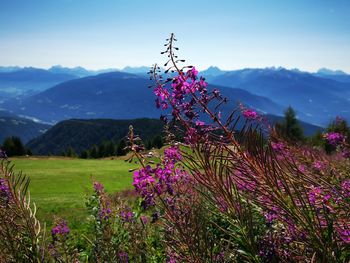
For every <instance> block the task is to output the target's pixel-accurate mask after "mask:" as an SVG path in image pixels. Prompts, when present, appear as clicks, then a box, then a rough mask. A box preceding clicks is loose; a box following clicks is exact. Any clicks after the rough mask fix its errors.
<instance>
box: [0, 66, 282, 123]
mask: <svg viewBox="0 0 350 263" xmlns="http://www.w3.org/2000/svg"><path fill="white" fill-rule="evenodd" d="M150 84H154V83H153V82H151V81H150V80H148V79H146V78H143V77H140V76H137V75H133V74H129V73H122V72H112V73H104V74H100V75H96V76H90V77H85V78H80V79H75V80H71V81H67V82H64V83H61V84H58V85H56V86H54V87H52V88H50V89H48V90H46V91H43V92H41V93H39V94H37V95H34V96H31V97H29V98H26V99H23V100H17V101H12V102H11V103H7V104H6V103H5V104H4V105H3V107H4V108H6V107H7V108H8V109H10V110H13V111H14V112H16V113H18V114H20V115H26V116H31V117H35V118H38V119H40V120H43V121H46V122H58V121H61V120H65V119H71V118H83V119H91V118H112V119H134V118H143V117H147V118H158V117H159V116H160V114H161V113H162V112H161V111H160V110H158V109H156V107H155V105H154V100H155V95H154V94H153V91H152V90H151V89H148V88H147V87H148V86H149V85H150ZM219 89H220V90H221V92H222V94H223V95H224V96H225V97H227V98H228V99H229V100H230V102H231V104H229V106H226V108H225V109H224V110H223V113H225V111H226V112H228V111H230V109H231V108H233V107H235V106H236V102H237V101H241V102H242V103H244V104H246V105H247V106H249V107H253V108H256V109H258V110H260V111H262V112H268V113H272V114H282V113H283V110H284V107H282V106H280V105H278V104H277V103H274V102H273V101H271V100H269V99H267V98H264V97H262V96H256V95H253V94H251V93H249V92H247V91H244V90H241V89H232V88H227V87H219Z"/></svg>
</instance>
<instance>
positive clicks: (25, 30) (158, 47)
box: [0, 0, 350, 72]
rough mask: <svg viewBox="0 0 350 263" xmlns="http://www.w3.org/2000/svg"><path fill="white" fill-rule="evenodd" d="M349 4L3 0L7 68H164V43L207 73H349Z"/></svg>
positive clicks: (0, 23) (1, 34) (2, 47)
mask: <svg viewBox="0 0 350 263" xmlns="http://www.w3.org/2000/svg"><path fill="white" fill-rule="evenodd" d="M349 14H350V1H347V0H345V1H337V0H332V1H331V0H329V1H325V0H324V1H322V0H319V1H313V0H305V1H299V0H294V1H292V0H291V1H282V0H280V1H278V0H276V1H269V0H261V1H258V0H255V1H253V0H244V1H234V0H227V1H221V0H215V1H206V0H201V1H196V0H192V1H188V0H187V1H183V0H176V1H164V0H163V1H158V0H155V1H151V0H148V1H142V0H138V1H137V0H22V1H20V0H0V65H3V66H13V65H19V66H35V67H43V68H47V67H50V66H51V65H55V64H61V65H64V66H69V67H72V66H78V65H80V66H84V67H86V68H89V69H100V68H122V67H124V66H127V65H130V66H138V65H147V66H148V65H151V64H153V63H154V62H158V63H162V62H164V60H165V57H163V56H161V55H160V51H162V48H163V44H164V40H165V39H166V38H167V37H168V36H169V34H170V33H171V32H174V33H175V34H176V36H177V38H178V39H179V42H178V45H179V47H180V53H179V54H180V56H181V57H182V58H184V59H186V60H187V62H188V63H189V64H192V65H195V66H197V67H198V68H199V69H205V68H207V67H209V66H211V65H216V66H219V67H220V68H222V69H238V68H244V67H269V66H283V67H287V68H300V69H302V70H308V71H315V70H317V69H318V68H320V67H328V68H331V69H341V70H344V71H346V72H350V19H349Z"/></svg>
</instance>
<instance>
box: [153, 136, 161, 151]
mask: <svg viewBox="0 0 350 263" xmlns="http://www.w3.org/2000/svg"><path fill="white" fill-rule="evenodd" d="M152 144H153V147H156V148H158V149H160V148H162V147H163V145H164V144H163V139H162V136H160V135H157V136H156V137H154V138H153V141H152Z"/></svg>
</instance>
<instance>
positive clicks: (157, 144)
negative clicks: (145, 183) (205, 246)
mask: <svg viewBox="0 0 350 263" xmlns="http://www.w3.org/2000/svg"><path fill="white" fill-rule="evenodd" d="M275 129H276V132H277V133H278V134H279V135H280V136H281V137H283V138H285V139H286V140H288V141H292V142H300V143H308V144H309V145H312V146H317V147H321V148H324V150H325V151H326V152H327V153H332V152H333V151H335V149H336V147H335V146H334V145H331V144H329V143H328V142H327V141H326V140H324V136H323V135H324V133H325V132H339V133H341V134H343V135H345V137H346V140H348V142H349V143H350V128H349V126H348V124H347V122H346V121H345V120H344V119H341V118H339V117H337V118H336V119H335V120H334V121H332V122H331V123H330V124H329V125H328V126H327V127H326V128H325V129H324V130H323V131H322V130H319V131H317V132H316V133H315V134H314V135H313V136H311V137H306V136H305V135H304V131H303V128H302V126H301V124H300V122H299V121H298V119H297V118H296V113H295V111H294V109H293V108H292V107H288V108H287V109H286V110H285V112H284V118H283V120H282V121H280V122H277V123H276V124H275ZM163 145H164V140H163V138H162V136H161V135H157V136H155V137H153V138H152V139H149V140H147V141H145V142H144V146H145V149H146V150H151V149H153V148H157V149H160V148H161V147H162V146H163ZM126 146H127V145H126V141H125V139H122V140H120V141H117V142H116V141H113V140H106V141H104V142H102V143H100V144H98V145H96V144H95V145H93V146H92V147H90V148H89V149H86V150H83V151H81V152H77V151H76V150H75V149H74V148H73V147H71V146H69V147H68V148H67V149H66V150H65V151H63V152H62V153H61V155H62V156H67V157H76V158H77V157H79V158H83V159H97V158H104V157H110V156H123V155H126V154H127V149H126ZM1 149H2V150H3V151H5V152H6V154H7V156H9V157H11V156H23V155H32V152H31V151H30V149H28V148H26V147H25V146H24V144H23V143H22V141H21V139H20V138H19V137H16V136H11V137H7V138H6V139H5V140H4V141H3V143H2V145H1ZM49 155H50V154H49Z"/></svg>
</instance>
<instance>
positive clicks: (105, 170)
mask: <svg viewBox="0 0 350 263" xmlns="http://www.w3.org/2000/svg"><path fill="white" fill-rule="evenodd" d="M12 162H13V164H15V171H20V170H22V171H23V172H24V173H25V174H26V175H28V176H29V177H30V179H31V183H30V193H31V198H32V200H33V201H34V202H35V203H36V205H37V207H38V214H37V215H38V218H39V219H40V220H42V221H45V222H47V224H48V226H50V225H51V223H52V220H53V218H54V215H56V216H59V217H63V218H65V219H67V220H68V221H69V222H70V226H71V227H72V228H80V227H81V225H82V224H83V223H84V222H83V221H84V220H85V218H86V215H87V213H86V210H85V198H86V196H87V195H88V194H91V193H92V178H93V179H95V180H97V181H99V182H101V183H103V184H104V186H105V188H106V189H107V191H108V192H110V193H111V192H115V191H118V190H122V189H127V188H131V182H132V173H129V172H128V170H129V169H130V168H135V167H137V164H129V163H127V162H125V161H124V160H121V159H115V160H110V159H104V160H82V159H68V158H14V159H12Z"/></svg>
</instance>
